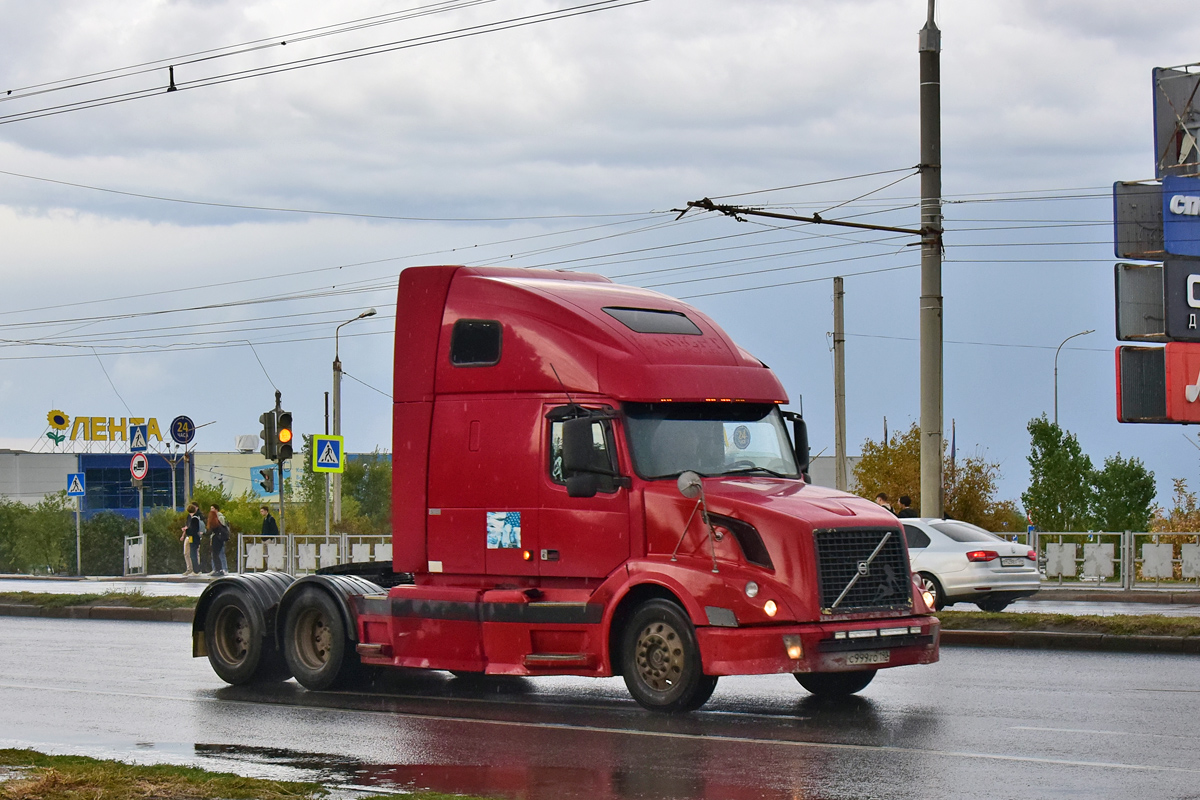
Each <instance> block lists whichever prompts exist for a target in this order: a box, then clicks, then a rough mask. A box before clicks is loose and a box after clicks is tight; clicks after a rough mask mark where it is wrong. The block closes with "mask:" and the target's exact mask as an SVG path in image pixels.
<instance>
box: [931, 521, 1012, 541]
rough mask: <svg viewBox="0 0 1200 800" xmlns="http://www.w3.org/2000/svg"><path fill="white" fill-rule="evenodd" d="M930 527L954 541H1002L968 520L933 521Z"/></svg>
mask: <svg viewBox="0 0 1200 800" xmlns="http://www.w3.org/2000/svg"><path fill="white" fill-rule="evenodd" d="M930 527H932V528H934V529H935V530H939V531H941V532H942V533H944V534H946V535H947V536H949V537H950V538H951V539H953V540H954V541H956V542H1003V541H1004V540H1003V539H1001V538H1000V537H999V536H996V535H995V534H994V533H988V532H987V531H985V530H984V529H983V528H981V527H979V526H978V525H972V524H971V523H969V522H933V523H930Z"/></svg>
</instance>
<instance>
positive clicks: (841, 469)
mask: <svg viewBox="0 0 1200 800" xmlns="http://www.w3.org/2000/svg"><path fill="white" fill-rule="evenodd" d="M845 296H846V292H845V291H844V290H843V288H842V279H841V278H834V279H833V408H834V414H833V443H834V444H833V446H834V466H833V468H834V486H835V487H836V488H837V489H839V490H841V491H843V492H845V491H847V490H848V489H849V482H848V481H847V479H846V320H845V315H844V314H843V300H844V298H845Z"/></svg>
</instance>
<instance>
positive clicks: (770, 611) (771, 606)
mask: <svg viewBox="0 0 1200 800" xmlns="http://www.w3.org/2000/svg"><path fill="white" fill-rule="evenodd" d="M763 611H765V612H766V613H767V616H768V617H773V616H775V614H776V612H778V611H779V606H777V605H775V601H774V600H768V601H767V602H765V603H763Z"/></svg>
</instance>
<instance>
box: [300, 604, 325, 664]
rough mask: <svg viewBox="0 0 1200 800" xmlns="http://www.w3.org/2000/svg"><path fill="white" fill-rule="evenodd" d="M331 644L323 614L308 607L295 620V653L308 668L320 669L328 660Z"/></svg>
mask: <svg viewBox="0 0 1200 800" xmlns="http://www.w3.org/2000/svg"><path fill="white" fill-rule="evenodd" d="M332 645H333V632H332V631H330V629H329V625H328V622H327V621H326V619H325V615H324V614H322V613H321V612H320V611H317V610H316V609H308V610H306V611H304V612H303V613H302V614H301V615H300V619H298V620H297V621H296V654H297V655H298V656H300V660H301V661H302V662H303V663H304V665H305V666H306V667H308V668H309V669H314V670H316V669H320V668H321V667H323V666H325V664H326V663H328V662H329V653H330V649H331V647H332Z"/></svg>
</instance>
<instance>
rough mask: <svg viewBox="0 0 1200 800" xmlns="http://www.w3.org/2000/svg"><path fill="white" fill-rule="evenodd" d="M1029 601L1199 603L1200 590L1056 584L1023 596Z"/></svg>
mask: <svg viewBox="0 0 1200 800" xmlns="http://www.w3.org/2000/svg"><path fill="white" fill-rule="evenodd" d="M1025 599H1026V600H1027V601H1029V602H1031V603H1036V602H1038V601H1039V600H1048V601H1051V602H1054V601H1060V600H1075V601H1080V602H1087V603H1161V604H1163V605H1169V604H1172V603H1182V604H1185V605H1200V591H1197V590H1195V589H1150V588H1143V589H1134V590H1133V591H1128V590H1125V589H1096V588H1091V587H1088V588H1067V587H1061V588H1060V587H1058V586H1043V587H1042V588H1041V589H1040V590H1038V593H1037V594H1035V595H1033V596H1032V597H1027V598H1025Z"/></svg>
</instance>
